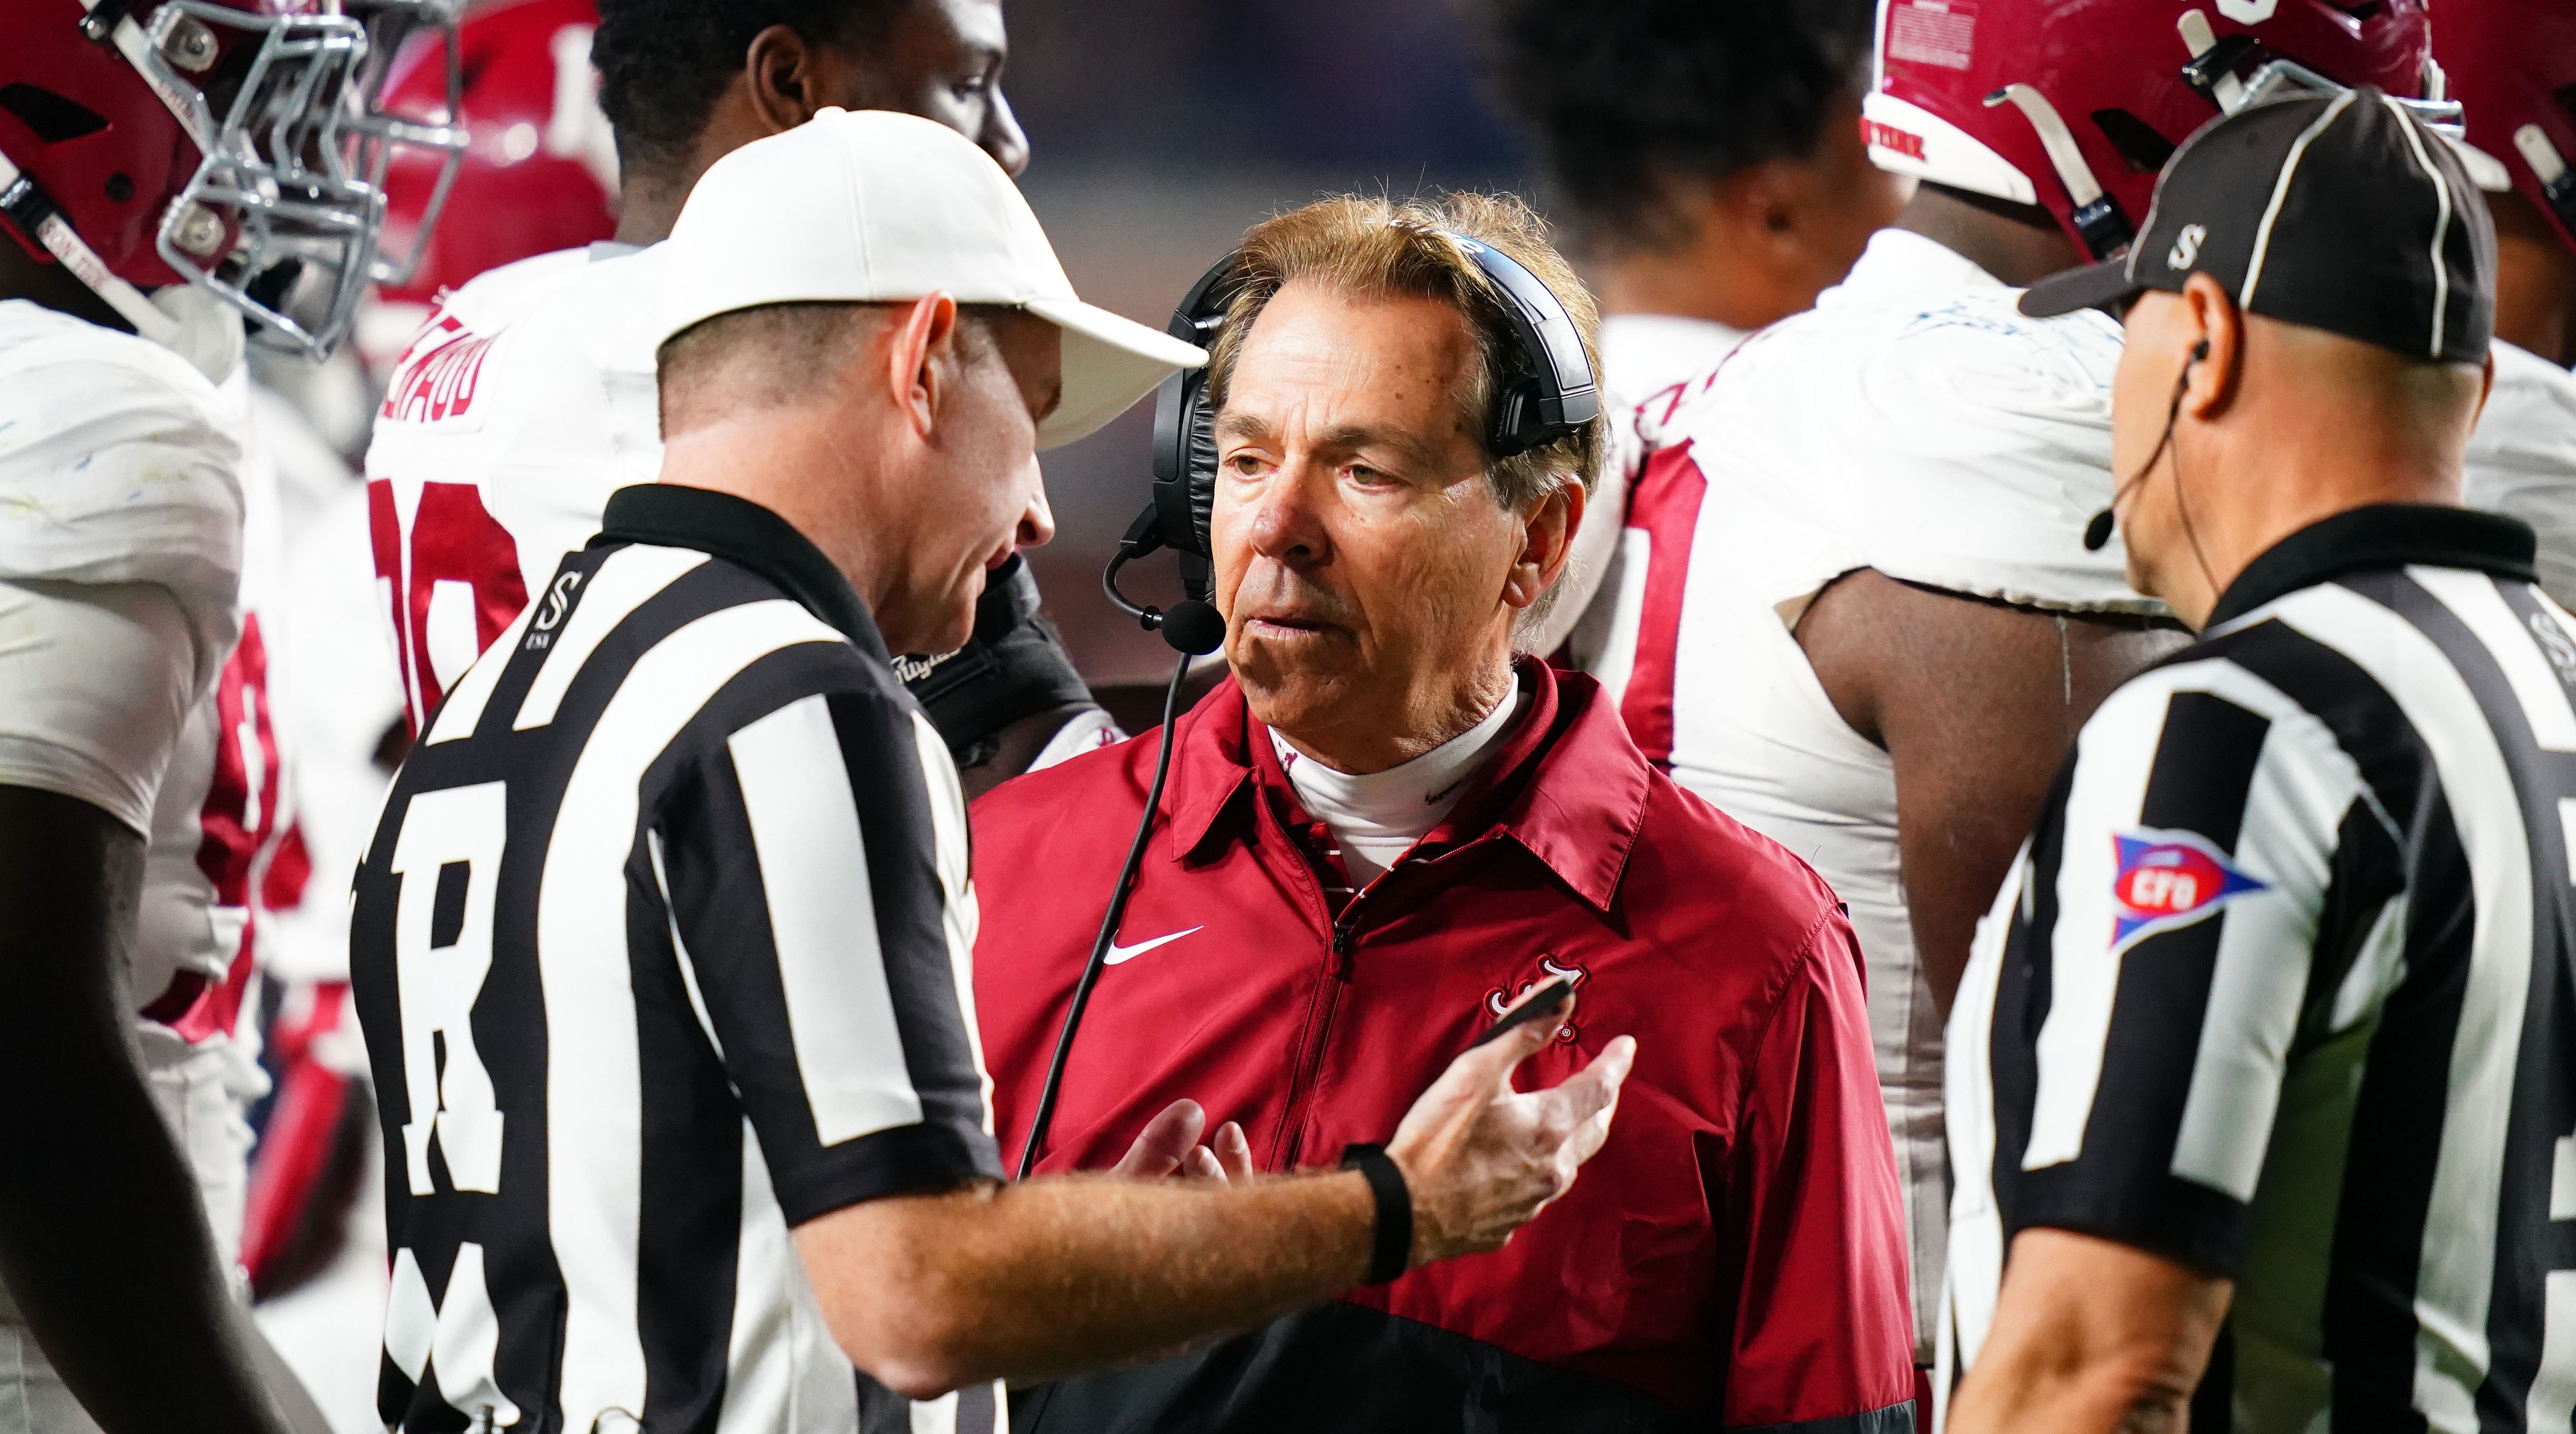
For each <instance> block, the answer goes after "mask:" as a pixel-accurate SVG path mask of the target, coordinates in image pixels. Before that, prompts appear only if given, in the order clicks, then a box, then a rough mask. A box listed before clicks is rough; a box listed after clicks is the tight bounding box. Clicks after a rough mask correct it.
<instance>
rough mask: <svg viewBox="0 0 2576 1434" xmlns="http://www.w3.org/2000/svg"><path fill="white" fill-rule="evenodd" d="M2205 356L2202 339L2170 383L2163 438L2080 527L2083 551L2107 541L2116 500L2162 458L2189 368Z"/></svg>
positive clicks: (2188, 382)
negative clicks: (2171, 385)
mask: <svg viewBox="0 0 2576 1434" xmlns="http://www.w3.org/2000/svg"><path fill="white" fill-rule="evenodd" d="M2207 357H2209V340H2207V339H2202V340H2201V341H2200V342H2199V343H2196V344H2193V345H2192V346H2191V357H2190V358H2189V359H2188V360H2186V361H2185V362H2184V363H2183V366H2182V376H2181V377H2180V378H2177V379H2175V380H2174V393H2173V403H2172V404H2171V405H2170V406H2169V407H2167V408H2166V409H2165V431H2164V436H2163V437H2160V438H2158V439H2157V440H2156V451H2155V452H2153V453H2150V454H2148V455H2147V461H2146V462H2144V463H2141V464H2139V465H2138V471H2137V472H2135V473H2132V474H2130V475H2129V481H2127V482H2126V483H2123V484H2121V485H2120V486H2119V487H2117V488H2114V489H2113V490H2111V502H2110V506H2108V507H2106V508H2104V509H2103V510H2102V511H2101V512H2099V513H2096V514H2094V515H2093V518H2092V521H2090V522H2088V523H2086V524H2085V525H2084V551H2086V552H2088V553H2098V552H2100V551H2102V548H2103V546H2104V545H2105V544H2107V543H2109V542H2110V541H2111V527H2112V525H2113V524H2114V523H2116V522H2118V521H2119V519H2118V518H2117V517H2115V516H2114V510H2115V509H2117V508H2118V507H2119V506H2120V500H2121V499H2123V498H2126V497H2128V496H2129V490H2130V489H2132V488H2135V487H2137V486H2138V485H2139V484H2140V483H2142V482H2145V481H2146V477H2147V474H2149V473H2151V472H2153V471H2154V470H2155V466H2156V460H2157V459H2159V458H2162V457H2164V456H2165V445H2166V444H2168V443H2171V442H2173V431H2174V420H2175V418H2177V417H2179V416H2180V415H2181V413H2182V395H2183V390H2184V389H2186V388H2188V387H2190V385H2191V368H2192V365H2193V364H2196V363H2199V362H2200V361H2201V360H2202V359H2205V358H2207Z"/></svg>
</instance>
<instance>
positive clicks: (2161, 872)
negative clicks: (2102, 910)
mask: <svg viewBox="0 0 2576 1434" xmlns="http://www.w3.org/2000/svg"><path fill="white" fill-rule="evenodd" d="M2111 850H2112V860H2113V867H2112V871H2113V874H2112V877H2111V949H2112V950H2114V951H2120V950H2124V949H2126V948H2128V947H2130V946H2133V945H2136V944H2137V943H2138V942H2140V941H2144V940H2146V939H2147V938H2148V937H2150V936H2154V935H2157V934H2159V933H2161V932H2166V931H2172V930H2174V929H2176V928H2178V927H2183V926H2189V925H2190V924H2192V923H2193V922H2195V921H2198V920H2200V919H2201V918H2202V917H2205V916H2207V915H2209V914H2210V913H2211V912H2214V911H2216V910H2217V909H2218V908H2219V907H2220V906H2222V905H2224V904H2225V903H2227V902H2229V901H2232V900H2234V899H2235V898H2237V897H2240V896H2250V895H2252V894H2254V893H2255V892H2258V891H2269V890H2271V889H2272V888H2271V885H2270V884H2269V883H2267V882H2262V881H2257V880H2255V879H2254V878H2253V877H2250V876H2247V875H2246V874H2245V873H2243V872H2241V871H2239V870H2237V869H2236V868H2235V867H2234V866H2233V865H2231V864H2230V863H2229V862H2228V860H2227V857H2226V855H2225V854H2224V853H2222V852H2220V851H2219V850H2218V848H2217V847H2215V846H2214V845H2212V844H2211V843H2210V841H2209V839H2208V838H2206V837H2204V836H2202V835H2201V834H2200V833H2198V832H2185V831H2136V832H2122V833H2115V834H2113V836H2112V838H2111Z"/></svg>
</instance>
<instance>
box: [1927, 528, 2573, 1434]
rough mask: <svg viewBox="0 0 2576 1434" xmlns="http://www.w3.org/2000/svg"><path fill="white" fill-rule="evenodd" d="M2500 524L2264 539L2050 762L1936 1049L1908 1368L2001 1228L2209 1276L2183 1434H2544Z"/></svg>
mask: <svg viewBox="0 0 2576 1434" xmlns="http://www.w3.org/2000/svg"><path fill="white" fill-rule="evenodd" d="M2531 563H2532V538H2531V533H2530V530H2529V529H2527V528H2525V527H2523V526H2522V525H2521V524H2519V523H2516V522H2513V521H2511V520H2509V519H2503V518H2495V517H2490V516H2486V515H2482V514H2475V513H2469V512H2464V511H2461V510H2458V509H2446V508H2422V507H2397V506H2387V507H2376V508H2364V509H2359V510H2356V511H2353V512H2350V513H2345V514H2341V515H2338V516H2336V517H2334V518H2330V519H2328V520H2326V521H2324V522H2322V523H2319V524H2317V525H2315V526H2313V527H2310V528H2308V529H2306V530H2304V531H2302V532H2300V533H2297V534H2295V535H2293V536H2292V537H2290V538H2288V539H2287V540H2285V541H2283V542H2282V543H2281V544H2280V545H2278V546H2277V547H2275V548H2273V549H2272V550H2271V551H2270V552H2268V553H2266V554H2264V555H2263V556H2262V557H2261V558H2259V559H2257V560H2256V561H2255V562H2254V563H2253V564H2252V566H2250V567H2249V568H2248V569H2247V570H2246V571H2245V573H2244V575H2243V576H2242V577H2241V578H2239V579H2238V580H2237V582H2236V583H2235V584H2234V585H2232V586H2231V587H2230V588H2229V590H2228V592H2227V594H2226V596H2225V598H2224V599H2223V600H2222V601H2221V603H2220V605H2219V608H2218V611H2217V612H2216V613H2215V614H2213V617H2212V621H2211V625H2210V626H2209V628H2208V629H2207V631H2206V633H2205V634H2204V636H2203V638H2202V640H2201V641H2200V642H2199V643H2197V644H2195V645H2194V646H2192V647H2191V648H2189V649H2187V650H2185V651H2184V652H2182V653H2179V654H2177V655H2176V656H2174V657H2173V658H2171V659H2169V660H2168V661H2166V662H2164V663H2162V664H2160V665H2159V666H2157V667H2155V668H2153V669H2150V670H2149V671H2148V672H2146V673H2145V674H2143V675H2141V676H2140V677H2138V678H2136V679H2135V680H2133V681H2131V682H2130V683H2129V684H2128V685H2126V686H2125V687H2122V688H2121V689H2120V690H2119V691H2118V692H2116V693H2115V694H2113V695H2112V697H2111V698H2110V700H2109V701H2107V702H2105V703H2104V704H2103V705H2102V708H2101V710H2100V711H2099V712H2098V713H2096V714H2095V715H2094V717H2093V719H2092V721H2090V722H2089V723H2087V724H2086V725H2085V728H2084V731H2083V734H2082V736H2081V737H2079V738H2078V740H2077V743H2076V747H2075V751H2074V754H2073V756H2072V757H2071V758H2070V759H2069V761H2068V763H2067V766H2066V768H2065V769H2064V770H2063V771H2062V772H2061V773H2060V775H2059V777H2058V780H2057V784H2056V786H2055V788H2054V789H2053V790H2052V791H2051V793H2050V795H2049V798H2048V801H2047V804H2046V806H2045V807H2044V808H2043V810H2042V814H2041V817H2040V821H2039V825H2038V827H2037V829H2036V831H2035V832H2034V834H2033V835H2032V837H2031V841H2030V845H2029V846H2028V847H2027V848H2026V849H2025V850H2024V852H2023V855H2022V858H2021V861H2020V862H2019V864H2018V866H2017V867H2016V870H2015V873H2014V875H2013V877H2012V878H2011V879H2010V880H2008V881H2007V883H2006V885H2005V888H2004V891H2003V893H2002V895H2001V897H2000V898H1999V899H1998V901H1997V903H1996V907H1995V910H1994V912H1993V914H1992V915H1990V916H1989V917H1988V918H1987V920H1986V923H1985V925H1984V926H1983V927H1982V928H1981V929H1980V932H1979V939H1978V943H1977V948H1976V953H1975V956H1974V959H1973V960H1972V961H1971V962H1970V965H1969V969H1968V975H1967V978H1966V982H1965V985H1964V986H1963V987H1962V989H1961V991H1960V994H1959V1001H1958V1006H1957V1009H1956V1013H1955V1015H1954V1016H1953V1019H1952V1022H1951V1026H1950V1042H1951V1045H1950V1051H1951V1058H1950V1062H1949V1077H1948V1084H1949V1090H1948V1100H1949V1112H1950V1132H1951V1135H1950V1140H1951V1157H1952V1165H1953V1169H1954V1172H1955V1174H1956V1177H1957V1180H1958V1192H1957V1195H1956V1198H1955V1200H1954V1203H1953V1207H1952V1225H1951V1234H1950V1261H1951V1264H1950V1281H1949V1283H1950V1288H1949V1297H1948V1301H1947V1319H1946V1320H1945V1326H1946V1327H1945V1329H1944V1330H1943V1332H1942V1333H1943V1343H1944V1353H1945V1355H1949V1356H1952V1357H1953V1358H1954V1359H1955V1362H1956V1364H1957V1365H1958V1366H1959V1367H1965V1366H1967V1365H1968V1364H1971V1363H1972V1362H1973V1361H1974V1359H1975V1358H1976V1354H1977V1349H1978V1346H1979V1344H1980V1342H1981V1341H1982V1340H1983V1338H1984V1336H1985V1333H1986V1330H1987V1328H1988V1327H1989V1325H1990V1323H1991V1321H1992V1316H1993V1312H1994V1307H1995V1299H1996V1292H1997V1288H1998V1285H1999V1283H2000V1281H2001V1279H2002V1270H2003V1261H2004V1255H2005V1252H2006V1249H2007V1247H2008V1245H2009V1243H2010V1241H2011V1239H2012V1237H2013V1235H2014V1234H2015V1233H2017V1232H2018V1231H2020V1230H2023V1229H2026V1228H2029V1227H2031V1226H2049V1227H2055V1228H2063V1229H2071V1230H2078V1231H2083V1232H2087V1233H2091V1234H2096V1235H2101V1236H2105V1237H2108V1238H2111V1239H2115V1240H2119V1241H2122V1242H2125V1243H2128V1244H2132V1245H2136V1246H2140V1247H2143V1248H2146V1249H2150V1250H2154V1251H2158V1252H2160V1253H2163V1254H2165V1255H2168V1256H2170V1257H2172V1258H2174V1259H2177V1260H2179V1261H2181V1262H2183V1263H2185V1264H2187V1265H2190V1266H2192V1267H2194V1268H2197V1269H2199V1270H2201V1271H2203V1272H2206V1273H2209V1274H2214V1275H2218V1276H2223V1277H2226V1278H2229V1279H2232V1280H2234V1281H2235V1296H2234V1302H2233V1306H2232V1309H2231V1312H2230V1315H2229V1319H2228V1324H2227V1329H2226V1332H2225V1333H2224V1334H2223V1335H2222V1336H2221V1337H2220V1340H2219V1343H2218V1346H2217V1348H2216V1350H2215V1351H2214V1353H2213V1356H2212V1359H2211V1362H2210V1367H2209V1374H2208V1376H2207V1378H2206V1379H2205V1380H2204V1381H2203V1384H2202V1386H2201V1391H2200V1394H2199V1396H2198V1399H2197V1401H2196V1402H2195V1405H2194V1413H2193V1428H2194V1429H2195V1430H2196V1431H2204V1434H2205V1431H2208V1430H2213V1429H2218V1430H2224V1429H2228V1428H2231V1427H2232V1428H2236V1429H2247V1430H2273V1429H2297V1430H2322V1429H2327V1428H2335V1429H2345V1430H2354V1429H2379V1428H2392V1429H2393V1428H2408V1427H2411V1428H2417V1429H2422V1428H2426V1427H2430V1428H2433V1429H2440V1430H2459V1431H2479V1430H2485V1431H2498V1430H2525V1429H2528V1430H2534V1431H2538V1430H2552V1431H2565V1430H2566V1429H2567V1428H2568V1423H2569V1410H2570V1407H2571V1406H2576V1139H2571V1138H2570V1137H2571V1133H2576V1004H2571V996H2572V995H2576V986H2571V979H2570V978H2571V973H2576V866H2571V861H2576V706H2571V702H2570V694H2571V692H2576V621H2571V620H2570V618H2569V617H2568V615H2567V614H2566V613H2565V612H2564V611H2562V610H2560V609H2559V608H2558V607H2557V605H2556V604H2554V603H2552V602H2550V601H2549V599H2547V598H2546V597H2544V596H2542V595H2541V593H2540V591H2539V590H2538V589H2537V588H2536V587H2534V586H2533V585H2532V576H2533V575H2532V566H2531Z"/></svg>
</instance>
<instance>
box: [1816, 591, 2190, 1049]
mask: <svg viewBox="0 0 2576 1434" xmlns="http://www.w3.org/2000/svg"><path fill="white" fill-rule="evenodd" d="M1797 638H1798V645H1799V646H1800V647H1801V648H1803V649H1805V651H1806V654H1807V661H1808V663H1809V664H1810V665H1811V666H1812V667H1813V668H1814V669H1815V673H1816V677H1817V679H1818V680H1819V681H1820V682H1821V683H1823V685H1824V689H1825V693H1826V695H1827V696H1828V697H1829V698H1831V699H1832V701H1833V704H1834V710H1835V711H1837V712H1838V713H1840V714H1841V715H1842V719H1843V720H1844V721H1845V722H1847V723H1849V724H1850V726H1851V728H1852V730H1853V731H1855V732H1858V733H1860V734H1861V735H1862V736H1863V737H1866V738H1868V739H1869V740H1870V741H1871V742H1873V743H1876V744H1877V745H1878V746H1879V747H1881V748H1883V749H1885V750H1886V752H1887V754H1888V758H1889V760H1890V761H1891V762H1892V763H1893V764H1894V765H1895V768H1896V830H1897V846H1898V857H1899V861H1900V863H1901V868H1902V879H1903V881H1904V883H1905V901H1906V906H1907V909H1908V911H1909V912H1910V913H1911V915H1912V917H1913V923H1914V944H1915V949H1916V951H1917V952H1918V953H1919V954H1920V957H1921V959H1922V962H1923V969H1924V973H1925V975H1926V976H1927V977H1928V978H1929V979H1930V981H1931V984H1932V993H1933V997H1934V999H1935V1000H1937V1001H1939V1002H1940V1004H1941V1008H1942V1010H1943V1011H1944V1012H1947V1011H1948V1009H1949V1006H1950V998H1951V996H1952V995H1953V994H1954V993H1955V992H1956V991H1957V990H1958V988H1959V973H1960V972H1961V971H1963V970H1965V969H1966V968H1967V964H1968V943H1969V941H1970V940H1971V939H1972V938H1973V937H1974V936H1975V935H1976V931H1977V918H1979V917H1981V916H1983V915H1985V913H1986V909H1987V907H1988V906H1990V905H1992V904H1993V901H1994V896H1995V891H1996V890H1997V888H1999V887H2000V886H2001V885H2002V884H2003V879H2004V871H2005V869H2006V868H2007V867H2009V866H2010V865H2011V864H2012V857H2013V853H2014V852H2015V851H2016V850H2018V849H2019V848H2020V846H2021V840H2022V838H2023V837H2025V836H2027V835H2029V834H2030V826H2031V821H2032V819H2033V818H2034V817H2036V816H2037V815H2038V813H2039V804H2040V799H2041V797H2042V796H2044V795H2045V794H2046V792H2047V790H2048V783H2049V780H2050V779H2051V778H2052V777H2054V776H2055V775H2056V773H2057V767H2058V763H2059V762H2060V761H2061V760H2062V759H2063V758H2064V756H2065V755H2066V747H2067V744H2068V743H2069V742H2071V741H2073V740H2074V737H2075V734H2076V732H2077V731H2078V730H2079V729H2080V728H2082V727H2083V725H2084V721H2085V719H2086V718H2088V717H2090V716H2092V715H2093V709H2094V708H2096V707H2098V706H2099V705H2101V702H2102V699H2103V698H2104V697H2106V696H2108V695H2110V692H2111V690H2112V689H2113V688H2115V687H2117V686H2119V685H2120V684H2121V683H2122V682H2124V681H2126V680H2128V679H2129V678H2130V677H2131V676H2132V675H2134V674H2135V673H2137V671H2138V670H2139V669H2141V668H2143V667H2145V666H2146V665H2147V664H2148V663H2150V662H2152V661H2154V660H2155V659H2157V658H2159V657H2162V656H2164V655H2165V654H2166V653H2168V652H2171V651H2174V650H2175V649H2177V648H2179V647H2181V646H2182V645H2183V644H2184V643H2185V642H2187V641H2188V640H2189V637H2188V635H2187V634H2185V633H2183V632H2181V631H2179V630H2176V629H2172V628H2165V627H2155V626H2150V625H2148V624H2146V623H2144V622H2142V621H2141V620H2139V619H2135V618H2123V617H2107V616H2106V617H2089V616H2077V615H2071V614H2069V615H2059V614H2054V613H2044V612H2039V611H2036V610H2033V609H2029V608H2017V607H2008V606H2005V605H2003V604H2000V603H1992V602H1986V601H1983V600H1980V599H1976V598H1969V597H1962V596H1959V595H1957V594H1953V593H1944V592H1938V591H1934V590H1932V589H1928V588H1921V587H1916V586H1913V585H1911V584H1907V583H1902V582H1898V581H1896V580H1894V579H1892V578H1889V577H1886V576H1884V575H1882V574H1880V573H1877V572H1874V571H1871V570H1869V569H1867V568H1863V569H1861V570H1859V571H1856V572H1852V573H1848V574H1845V575H1844V576H1842V577H1840V578H1837V579H1835V580H1834V582H1833V583H1831V584H1830V585H1828V586H1827V587H1826V588H1825V590H1824V591H1823V592H1822V593H1820V594H1818V596H1817V597H1816V600H1815V601H1814V602H1813V603H1812V604H1810V605H1809V607H1808V609H1807V611H1806V612H1805V614H1804V615H1802V616H1801V617H1800V619H1799V622H1798V628H1797Z"/></svg>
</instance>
